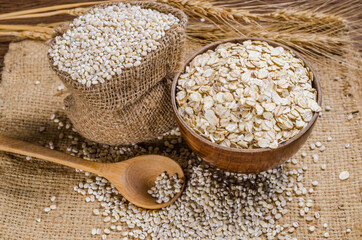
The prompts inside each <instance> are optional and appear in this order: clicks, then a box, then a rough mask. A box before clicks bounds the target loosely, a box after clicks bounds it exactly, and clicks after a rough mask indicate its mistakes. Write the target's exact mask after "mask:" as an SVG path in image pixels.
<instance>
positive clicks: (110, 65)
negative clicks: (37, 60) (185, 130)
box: [48, 2, 187, 145]
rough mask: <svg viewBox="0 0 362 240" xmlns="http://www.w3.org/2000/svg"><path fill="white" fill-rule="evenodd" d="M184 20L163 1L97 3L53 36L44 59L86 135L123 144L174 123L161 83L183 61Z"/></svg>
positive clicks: (72, 117)
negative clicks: (66, 93)
mask: <svg viewBox="0 0 362 240" xmlns="http://www.w3.org/2000/svg"><path fill="white" fill-rule="evenodd" d="M186 22H187V17H186V15H185V14H184V13H183V12H182V11H181V10H178V9H176V8H173V7H170V6H168V5H166V4H161V3H149V2H132V3H115V4H101V5H98V6H95V7H93V8H91V9H90V10H88V11H87V12H86V13H85V14H84V15H82V16H80V17H78V18H76V19H75V20H74V21H73V22H72V23H71V24H70V25H69V27H68V28H67V29H66V30H65V32H64V33H63V34H62V35H60V36H56V37H55V38H54V39H53V41H52V45H51V48H50V49H49V52H48V58H49V61H50V63H51V66H52V68H53V69H54V71H55V72H56V73H57V74H58V76H59V77H60V79H61V80H62V81H63V82H64V84H65V86H66V87H67V88H68V89H69V91H70V93H71V95H72V96H70V97H68V99H67V100H66V112H67V115H68V117H69V118H70V120H71V121H72V123H73V124H74V126H75V127H76V128H77V130H79V132H80V133H81V134H82V135H83V136H84V137H86V138H88V139H90V140H93V141H97V142H100V143H106V144H112V145H113V144H129V143H135V142H140V141H146V140H149V139H152V138H154V137H156V136H158V135H159V134H161V133H163V132H165V131H167V130H169V129H171V128H172V127H173V126H174V125H175V124H174V121H173V119H171V118H169V115H170V114H169V112H171V107H170V105H169V103H168V102H166V99H167V98H169V89H168V87H166V85H167V81H166V80H165V79H166V78H167V77H168V76H169V75H170V74H171V73H172V72H174V71H175V70H176V69H177V68H178V66H179V63H180V61H181V59H182V52H183V49H182V46H183V42H184V38H185V26H186ZM150 96H152V97H150ZM70 99H72V100H71V101H70ZM80 106H81V107H80ZM146 109H147V110H146ZM140 112H149V113H150V115H144V114H141V115H144V116H140ZM124 114H127V115H124ZM155 114H163V115H162V116H159V118H161V119H162V118H165V119H167V121H165V124H159V123H157V121H154V119H155V118H156V116H155ZM85 116H86V118H85ZM150 119H151V120H150ZM114 124H117V125H116V126H115V125H114ZM137 127H138V128H139V129H141V130H138V129H136V128H137ZM85 128H87V129H85ZM144 129H146V130H145V131H143V134H138V132H140V131H141V132H142V130H144Z"/></svg>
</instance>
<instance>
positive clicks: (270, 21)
mask: <svg viewBox="0 0 362 240" xmlns="http://www.w3.org/2000/svg"><path fill="white" fill-rule="evenodd" d="M118 1H123V0H118ZM153 1H158V2H162V3H167V4H169V5H172V6H174V7H177V8H180V9H182V10H184V11H185V12H186V13H187V14H188V16H189V17H190V21H189V24H188V26H187V34H188V37H189V38H191V39H193V40H197V41H201V42H210V41H216V40H219V39H225V38H231V37H239V36H249V37H261V38H267V39H271V40H275V41H279V42H281V43H283V44H285V45H288V46H290V47H293V48H294V49H297V50H299V51H300V52H302V53H304V54H305V55H308V56H309V57H313V58H320V57H321V56H327V57H334V58H337V59H338V58H339V55H340V54H341V52H342V51H341V49H343V45H347V44H350V43H352V41H351V38H350V36H349V35H350V34H351V33H352V31H351V26H353V25H358V23H359V22H360V21H361V20H355V21H354V22H351V21H345V20H344V18H343V17H341V16H342V15H343V14H346V13H347V12H348V10H351V8H352V7H353V6H349V5H348V4H351V5H353V4H352V3H354V2H356V1H355V0H348V1H346V2H348V4H346V3H339V2H337V3H336V4H335V5H334V7H333V8H332V7H329V8H326V7H325V6H324V2H323V1H322V0H316V1H315V2H313V3H311V2H308V1H304V2H303V1H301V2H300V4H299V2H298V5H297V4H296V3H295V4H291V3H278V4H272V5H267V4H263V3H260V2H259V1H255V5H252V6H245V5H244V2H241V3H240V1H229V0H228V1H227V2H226V1H221V2H220V1H219V2H213V1H210V2H209V1H204V0H153ZM252 1H253V0H252ZM105 2H115V1H99V2H85V3H75V4H63V5H57V6H51V7H45V8H38V9H29V10H24V11H17V12H13V13H6V14H0V20H4V19H19V18H29V17H47V16H54V15H59V14H68V15H73V16H78V15H80V14H82V13H84V11H86V10H87V9H88V6H91V5H94V4H99V3H105ZM233 4H234V5H235V6H234V7H233V8H230V7H225V6H233ZM236 4H238V5H237V6H236ZM223 5H224V6H223ZM282 6H283V7H285V8H283V9H280V7H282ZM292 7H293V8H292ZM318 8H321V9H323V10H318V11H317V10H315V9H318ZM255 10H257V11H258V12H257V13H256V12H255ZM353 14H355V13H353ZM339 15H341V16H339ZM199 18H204V19H206V20H207V21H206V23H201V22H200V21H199ZM59 24H60V23H55V24H39V25H37V26H35V28H31V27H30V26H25V25H23V29H20V28H21V27H18V28H17V29H14V27H13V26H9V25H8V26H7V28H8V29H1V27H0V31H1V35H4V34H10V35H13V36H18V37H28V38H37V39H39V38H42V39H48V38H51V31H52V29H53V30H54V29H55V26H58V25H59ZM6 31H8V33H6Z"/></svg>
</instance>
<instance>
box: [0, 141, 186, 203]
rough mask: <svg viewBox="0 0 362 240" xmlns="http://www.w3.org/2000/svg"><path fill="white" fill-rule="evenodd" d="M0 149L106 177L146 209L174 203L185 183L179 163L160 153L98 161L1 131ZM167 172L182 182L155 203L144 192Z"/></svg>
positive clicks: (126, 196) (126, 195)
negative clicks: (163, 200)
mask: <svg viewBox="0 0 362 240" xmlns="http://www.w3.org/2000/svg"><path fill="white" fill-rule="evenodd" d="M0 150H1V151H6V152H12V153H18V154H22V155H26V156H31V157H35V158H39V159H43V160H47V161H50V162H54V163H58V164H62V165H65V166H69V167H72V168H78V169H82V170H84V171H87V172H92V173H95V174H98V175H102V176H103V177H105V178H107V179H108V180H109V181H110V182H111V183H112V184H113V185H114V186H115V187H116V188H117V190H118V191H119V192H120V193H121V194H122V195H123V196H124V197H125V198H126V199H127V200H128V201H130V202H131V203H133V204H134V205H136V206H139V207H142V208H147V209H159V208H163V207H165V206H168V205H170V204H171V203H173V202H174V201H175V200H176V199H177V198H178V197H179V196H180V195H181V192H182V190H183V189H184V187H185V176H184V173H183V171H182V168H181V167H180V165H179V164H178V163H177V162H176V161H174V160H172V159H171V158H168V157H165V156H161V155H143V156H138V157H134V158H131V159H128V160H126V161H122V162H118V163H98V162H92V161H87V160H84V159H81V158H77V157H74V156H71V155H68V154H65V153H62V152H58V151H55V150H50V149H48V148H45V147H41V146H38V145H35V144H31V143H28V142H24V141H21V140H18V139H14V138H10V137H5V136H1V135H0ZM165 171H166V172H167V174H168V175H169V176H172V175H174V174H175V173H177V175H178V177H179V178H181V179H183V180H184V181H183V182H184V184H183V186H182V189H181V191H180V192H179V193H177V194H176V195H175V197H174V198H172V199H171V200H170V201H169V202H167V203H161V204H158V203H156V199H155V198H153V197H152V196H151V195H149V194H148V193H147V191H148V190H149V189H150V188H151V187H152V186H154V184H155V180H156V177H157V176H159V175H160V174H161V173H162V172H165Z"/></svg>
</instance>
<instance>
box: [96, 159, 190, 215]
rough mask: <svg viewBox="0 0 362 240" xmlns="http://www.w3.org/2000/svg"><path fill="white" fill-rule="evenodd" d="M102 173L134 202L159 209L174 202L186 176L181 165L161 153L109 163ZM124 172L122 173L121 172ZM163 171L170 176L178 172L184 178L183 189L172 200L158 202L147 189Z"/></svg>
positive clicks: (144, 206) (124, 195) (141, 205)
mask: <svg viewBox="0 0 362 240" xmlns="http://www.w3.org/2000/svg"><path fill="white" fill-rule="evenodd" d="M107 165H108V166H107V171H105V172H104V173H103V174H102V175H103V176H104V177H105V178H107V179H108V180H109V181H110V182H111V183H112V184H113V185H114V186H115V187H116V188H117V189H118V191H119V192H120V193H122V196H123V197H124V198H126V199H127V200H128V201H130V202H132V203H133V204H135V205H137V206H139V207H142V208H147V209H159V208H163V207H166V206H168V205H170V204H171V203H173V202H174V201H175V200H176V199H177V198H178V197H179V196H180V195H181V193H182V190H183V189H184V187H185V176H184V173H183V171H182V168H181V167H180V165H179V164H178V163H177V162H176V161H174V160H172V159H171V158H168V157H165V156H160V155H143V156H138V157H134V158H131V159H129V160H127V161H124V162H118V163H110V164H107ZM120 172H122V174H119V173H120ZM163 172H166V173H167V174H168V175H169V176H173V175H174V174H177V176H178V178H180V179H183V180H184V181H183V182H184V183H183V185H182V189H181V191H180V192H178V193H177V194H176V195H175V196H174V197H173V198H172V199H171V200H170V201H168V202H166V203H161V204H158V203H156V199H155V198H153V197H152V196H151V195H150V194H149V193H148V192H147V191H148V190H149V189H150V188H151V187H153V186H154V185H155V180H156V178H157V177H158V176H159V175H160V174H161V173H163Z"/></svg>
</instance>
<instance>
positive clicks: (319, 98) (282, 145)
mask: <svg viewBox="0 0 362 240" xmlns="http://www.w3.org/2000/svg"><path fill="white" fill-rule="evenodd" d="M247 40H253V41H264V42H267V43H270V45H272V46H280V47H283V48H284V49H286V50H289V51H290V52H291V53H292V54H293V55H294V56H296V57H298V58H300V59H301V60H302V61H303V62H304V64H305V66H306V67H307V68H308V69H309V70H310V71H311V72H312V74H313V81H312V84H313V87H314V88H315V89H316V90H317V103H318V105H319V106H322V88H321V84H320V82H319V79H318V77H317V75H316V73H315V71H314V69H313V68H312V66H311V65H310V63H309V62H308V61H307V60H305V59H304V58H303V57H302V56H301V55H300V54H299V53H298V52H296V51H295V50H293V49H291V48H289V47H287V46H285V45H284V44H281V43H278V42H274V41H271V40H268V39H263V38H231V39H225V40H221V41H217V42H213V43H210V44H208V45H206V46H204V47H202V48H201V49H199V50H197V51H196V52H194V53H193V54H192V55H191V56H190V57H189V58H188V59H187V60H186V62H185V63H184V64H183V66H182V70H181V71H179V72H177V73H176V75H175V76H174V79H173V82H172V87H171V101H172V109H173V112H174V114H175V115H176V118H177V119H178V122H179V123H180V124H181V125H182V126H183V127H184V128H185V129H187V131H188V132H189V133H190V134H192V135H193V136H194V137H195V138H197V139H198V140H199V141H201V142H203V143H205V144H207V145H211V146H213V147H215V148H219V149H222V150H225V151H229V152H236V153H255V152H268V151H271V150H277V149H281V148H286V147H288V146H289V145H290V144H291V143H293V142H294V141H296V140H297V139H299V138H300V137H302V136H303V135H304V134H305V133H306V132H307V131H308V130H309V129H310V128H311V127H313V125H314V124H315V122H316V120H317V118H318V116H319V113H317V112H315V113H314V114H313V117H312V119H311V121H310V122H309V123H308V124H307V126H305V127H304V128H303V129H302V130H300V131H299V133H298V134H297V135H295V136H294V137H292V138H290V139H288V140H286V141H284V142H282V143H279V144H278V147H277V148H276V149H271V148H253V149H240V148H231V147H224V146H221V145H219V144H217V143H213V142H211V141H210V140H208V139H206V138H204V137H202V136H200V135H199V134H197V133H196V132H195V131H194V130H193V129H192V128H190V127H189V126H188V125H187V124H186V122H185V121H184V120H183V118H182V117H181V116H180V114H179V113H178V110H177V104H176V85H177V81H178V79H179V77H180V75H181V74H182V73H183V72H184V71H185V68H186V67H187V66H188V65H189V63H190V62H191V61H192V60H193V59H194V58H195V57H196V56H198V55H200V54H202V53H204V52H206V51H207V50H210V49H215V48H216V47H217V46H218V45H220V44H223V43H227V42H233V43H242V42H244V41H247Z"/></svg>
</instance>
